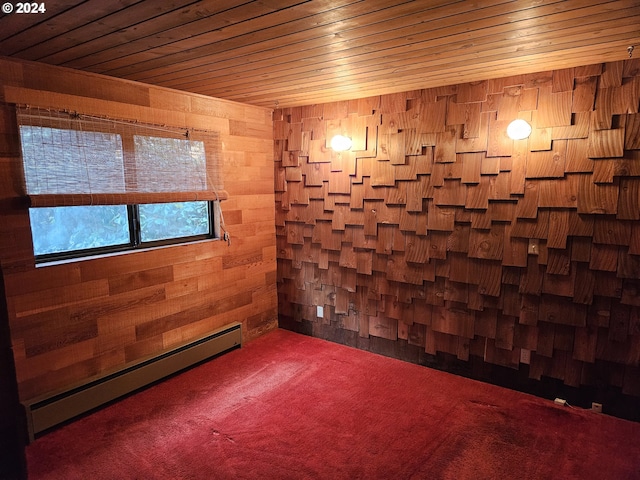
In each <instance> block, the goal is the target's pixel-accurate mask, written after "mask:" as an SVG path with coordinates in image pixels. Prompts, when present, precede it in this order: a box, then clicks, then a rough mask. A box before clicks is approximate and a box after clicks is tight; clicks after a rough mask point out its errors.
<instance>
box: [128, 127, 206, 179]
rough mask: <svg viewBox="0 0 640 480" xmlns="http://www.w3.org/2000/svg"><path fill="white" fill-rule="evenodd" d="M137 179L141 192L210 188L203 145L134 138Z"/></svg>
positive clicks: (193, 141)
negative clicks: (208, 186)
mask: <svg viewBox="0 0 640 480" xmlns="http://www.w3.org/2000/svg"><path fill="white" fill-rule="evenodd" d="M133 138H134V144H135V152H136V153H135V157H136V169H137V171H138V172H142V173H141V174H139V175H138V177H137V178H136V185H137V189H138V191H140V192H177V191H190V190H206V189H207V157H206V154H205V148H204V143H203V142H201V141H196V140H181V139H178V138H160V137H146V136H142V135H135V136H134V137H133Z"/></svg>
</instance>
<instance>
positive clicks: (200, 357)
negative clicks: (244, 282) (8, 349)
mask: <svg viewBox="0 0 640 480" xmlns="http://www.w3.org/2000/svg"><path fill="white" fill-rule="evenodd" d="M240 346H242V324H240V323H238V322H234V323H230V324H228V325H225V326H224V327H222V328H220V329H218V330H215V331H214V332H211V333H209V334H208V335H206V336H204V337H202V338H199V339H197V340H192V341H190V342H188V343H185V344H183V345H179V346H177V347H174V348H172V349H170V350H167V351H165V352H163V353H162V354H160V355H157V356H155V357H152V358H148V359H145V360H143V361H140V362H138V363H136V364H133V365H129V366H127V367H125V368H123V369H122V370H118V371H116V372H114V373H111V374H109V375H106V376H102V377H99V378H95V379H92V380H90V381H88V382H86V383H84V384H82V385H78V386H75V387H74V388H71V389H68V390H66V391H63V392H58V393H56V394H54V395H49V396H45V397H38V398H36V399H33V400H30V401H28V402H24V403H23V406H24V408H25V413H26V417H27V427H28V430H29V438H30V440H31V441H33V440H34V438H35V437H36V435H38V434H39V433H42V432H44V431H45V430H47V429H49V428H51V427H54V426H56V425H59V424H61V423H63V422H66V421H67V420H71V419H72V418H74V417H77V416H78V415H81V414H83V413H86V412H88V411H90V410H93V409H95V408H97V407H100V406H102V405H105V404H106V403H108V402H111V401H113V400H116V399H117V398H119V397H122V396H123V395H126V394H128V393H131V392H133V391H135V390H138V389H139V388H142V387H145V386H147V385H150V384H152V383H153V382H157V381H158V380H161V379H163V378H164V377H167V376H169V375H172V374H174V373H176V372H179V371H181V370H184V369H186V368H188V367H191V366H193V365H196V364H197V363H199V362H202V361H204V360H207V359H208V358H211V357H213V356H215V355H218V354H221V353H224V352H226V351H228V350H231V349H233V348H236V347H240Z"/></svg>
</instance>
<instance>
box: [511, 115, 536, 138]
mask: <svg viewBox="0 0 640 480" xmlns="http://www.w3.org/2000/svg"><path fill="white" fill-rule="evenodd" d="M507 135H508V136H509V138H511V139H512V140H524V139H525V138H528V137H529V135H531V125H529V124H528V123H527V122H526V121H524V120H522V119H518V120H514V121H513V122H511V123H510V124H509V126H508V127H507Z"/></svg>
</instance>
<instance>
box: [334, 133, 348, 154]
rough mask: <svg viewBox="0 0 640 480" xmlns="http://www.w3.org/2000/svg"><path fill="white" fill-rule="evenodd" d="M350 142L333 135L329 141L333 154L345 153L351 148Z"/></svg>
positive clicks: (340, 136)
mask: <svg viewBox="0 0 640 480" xmlns="http://www.w3.org/2000/svg"><path fill="white" fill-rule="evenodd" d="M351 145H352V142H351V139H350V138H349V137H345V136H344V135H334V136H333V138H332V139H331V148H332V149H333V151H334V152H345V151H347V150H349V149H350V148H351Z"/></svg>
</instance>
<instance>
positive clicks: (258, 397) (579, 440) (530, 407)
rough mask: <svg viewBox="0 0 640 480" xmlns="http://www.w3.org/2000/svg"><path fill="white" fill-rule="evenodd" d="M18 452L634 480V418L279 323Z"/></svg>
mask: <svg viewBox="0 0 640 480" xmlns="http://www.w3.org/2000/svg"><path fill="white" fill-rule="evenodd" d="M27 459H28V468H29V478H30V479H65V480H69V479H455V480H464V479H552V478H553V479H615V480H617V479H640V424H638V423H634V422H629V421H625V420H621V419H617V418H613V417H609V416H606V415H600V414H596V413H592V412H589V411H583V410H579V409H572V408H568V407H562V406H558V405H554V404H553V403H552V402H550V401H548V400H544V399H540V398H536V397H532V396H529V395H526V394H522V393H518V392H514V391H511V390H505V389H502V388H500V387H496V386H492V385H488V384H484V383H480V382H476V381H474V380H469V379H466V378H461V377H457V376H454V375H450V374H447V373H443V372H440V371H436V370H431V369H428V368H425V367H421V366H418V365H413V364H409V363H405V362H401V361H398V360H394V359H389V358H386V357H382V356H379V355H375V354H371V353H368V352H364V351H360V350H355V349H352V348H349V347H345V346H341V345H337V344H333V343H329V342H325V341H322V340H319V339H315V338H311V337H306V336H302V335H299V334H295V333H292V332H288V331H284V330H277V331H275V332H272V333H270V334H267V335H266V336H264V337H261V338H259V339H257V340H255V341H253V342H250V343H248V344H246V345H245V346H244V347H243V348H242V349H239V350H235V351H232V352H229V353H227V354H225V355H223V356H221V357H219V358H217V359H215V360H212V361H210V362H207V363H206V364H203V365H200V366H198V367H196V368H194V369H191V370H189V371H187V372H184V373H182V374H181V375H178V376H175V377H173V378H170V379H168V380H167V381H165V382H162V383H160V384H158V385H155V386H153V387H151V388H148V389H146V390H144V391H142V392H139V393H137V394H135V395H132V396H130V397H128V398H126V399H123V400H122V401H120V402H117V403H115V404H113V405H110V406H108V407H106V408H104V409H102V410H100V411H98V412H96V413H93V414H92V415H89V416H86V417H84V418H82V419H80V420H78V421H75V422H73V423H71V424H69V425H66V426H64V427H62V428H59V429H57V430H55V431H53V432H51V433H49V434H46V435H44V436H42V437H41V438H39V439H37V440H36V441H35V442H34V443H32V444H31V445H29V446H28V447H27Z"/></svg>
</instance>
